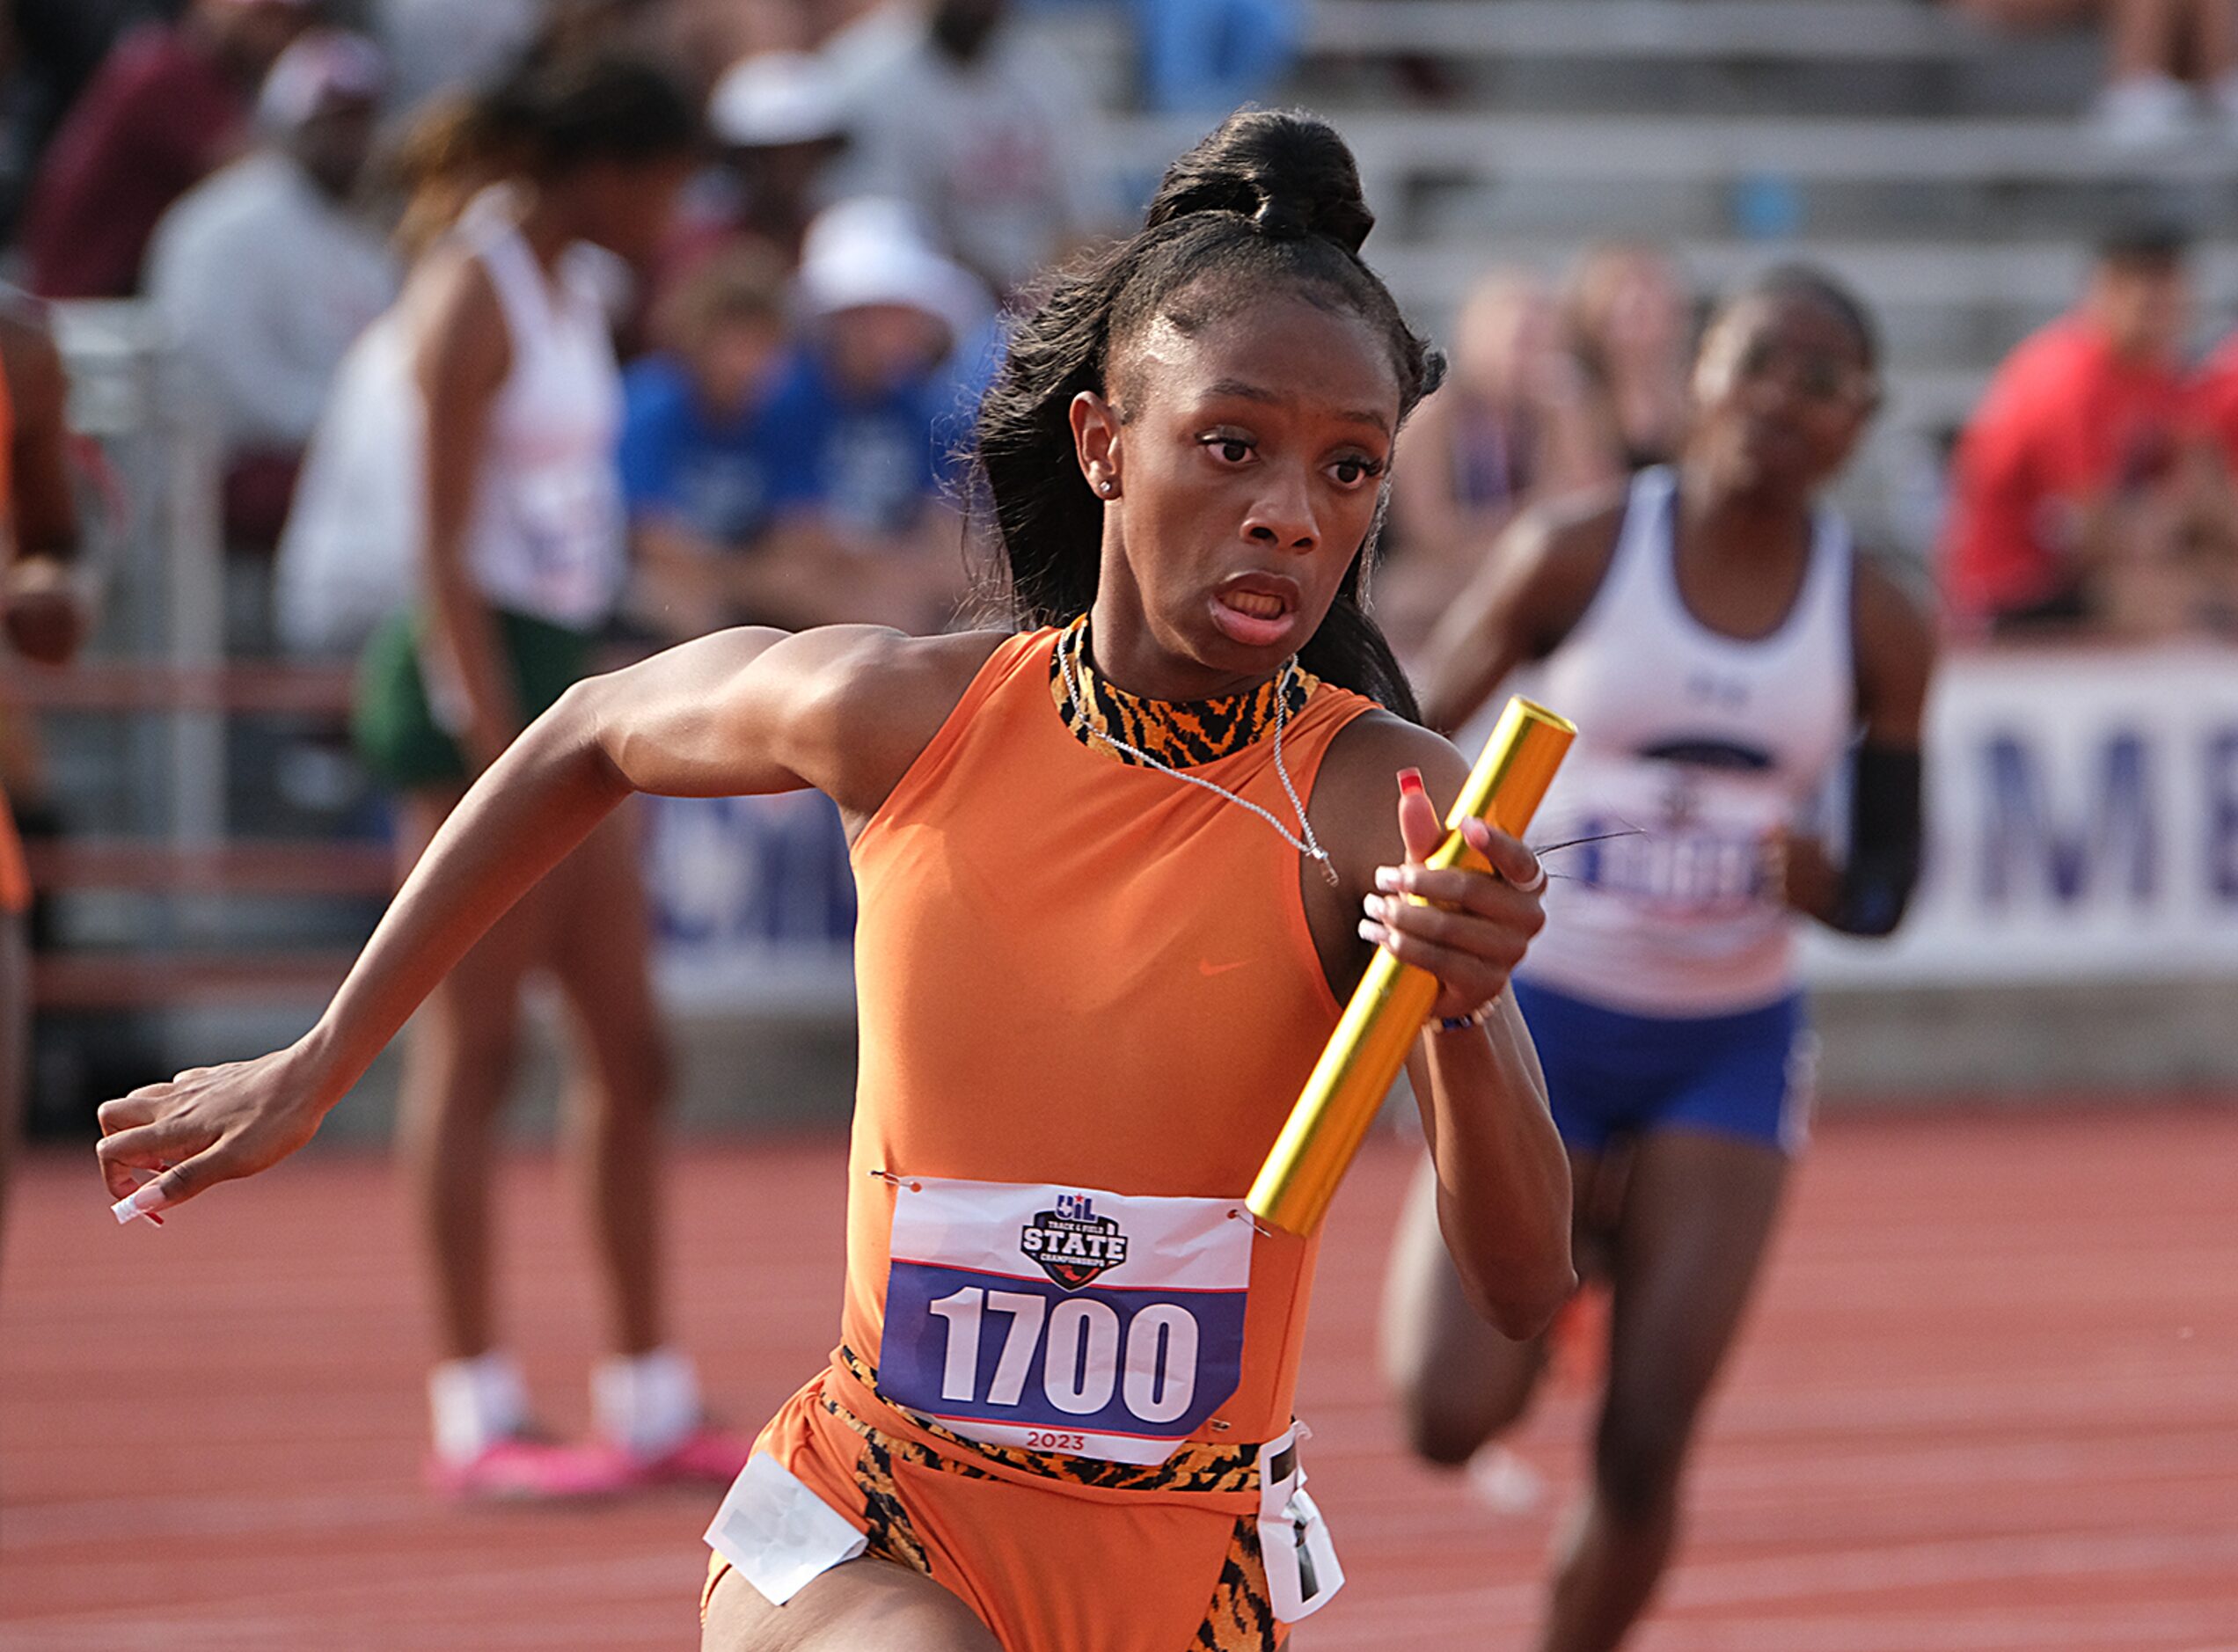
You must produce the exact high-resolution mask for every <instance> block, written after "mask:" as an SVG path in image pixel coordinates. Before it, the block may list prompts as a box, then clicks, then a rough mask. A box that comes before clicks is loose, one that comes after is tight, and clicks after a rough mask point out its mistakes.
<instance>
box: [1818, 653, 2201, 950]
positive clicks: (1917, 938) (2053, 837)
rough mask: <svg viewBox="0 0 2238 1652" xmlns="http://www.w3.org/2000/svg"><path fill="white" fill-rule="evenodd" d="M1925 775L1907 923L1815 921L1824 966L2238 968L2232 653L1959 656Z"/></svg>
mask: <svg viewBox="0 0 2238 1652" xmlns="http://www.w3.org/2000/svg"><path fill="white" fill-rule="evenodd" d="M1834 813H1836V814H1839V811H1834ZM1927 819H1928V832H1927V865H1926V868H1925V870H1924V873H1923V875H1922V877H1921V881H1920V888H1919V891H1918V893H1917V895H1915V896H1914V898H1913V903H1912V909H1911V911H1910V913H1909V915H1908V916H1907V917H1906V918H1905V924H1904V927H1903V928H1902V929H1901V930H1900V931H1898V933H1897V935H1896V936H1895V937H1894V938H1893V939H1891V940H1889V941H1885V942H1865V941H1851V940H1844V939H1840V938H1838V937H1833V936H1830V935H1827V934H1825V933H1824V932H1813V933H1811V934H1810V936H1809V937H1808V939H1807V940H1806V943H1805V952H1804V957H1805V960H1806V965H1807V969H1808V973H1809V975H1810V978H1811V979H1812V980H1814V981H1817V982H1823V983H1829V984H1852V983H1854V984H1859V985H1864V984H1872V983H1885V984H1888V985H1891V986H1894V985H1907V984H1914V983H1942V982H1966V981H1981V982H1993V981H2015V982H2019V981H2031V980H2034V981H2041V980H2054V979H2063V978H2064V979H2073V980H2088V979H2091V978H2094V977H2103V976H2131V977H2135V976H2198V975H2209V976H2214V975H2227V976H2238V653H2233V652H2229V651H2225V650H2220V649H2213V648H2209V647H2190V646H2187V647H2170V648H2166V649H2154V650H2137V651H2126V650H2118V649H2103V650H2096V649H2080V648H2079V649H2076V650H2073V651H2054V650H2041V651H2039V650H2013V651H1998V652H1984V653H1977V654H1956V655H1953V656H1951V657H1949V659H1948V660H1946V661H1945V662H1944V664H1943V666H1942V670H1941V671H1940V673H1939V674H1938V677H1937V681H1936V685H1935V692H1934V704H1933V705H1932V706H1931V708H1930V713H1929V719H1928V729H1927Z"/></svg>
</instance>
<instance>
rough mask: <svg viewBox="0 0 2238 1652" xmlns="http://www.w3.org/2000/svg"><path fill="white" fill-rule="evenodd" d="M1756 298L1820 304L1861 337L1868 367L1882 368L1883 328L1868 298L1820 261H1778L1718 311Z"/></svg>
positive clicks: (1860, 345) (1724, 311)
mask: <svg viewBox="0 0 2238 1652" xmlns="http://www.w3.org/2000/svg"><path fill="white" fill-rule="evenodd" d="M1752 298H1772V299H1784V298H1798V299H1801V300H1802V301H1803V303H1811V304H1816V305H1817V306H1818V307H1819V308H1820V309H1821V310H1824V311H1826V312H1827V313H1829V314H1830V315H1832V317H1833V318H1835V319H1836V320H1837V321H1839V322H1840V323H1841V324H1842V325H1843V326H1845V327H1847V328H1848V329H1849V331H1850V333H1851V334H1852V335H1853V336H1854V338H1855V339H1856V340H1857V348H1858V353H1859V354H1860V355H1862V356H1863V357H1864V358H1865V366H1866V369H1867V370H1868V371H1871V372H1877V371H1879V370H1880V365H1881V330H1880V327H1879V326H1878V325H1876V323H1875V322H1874V320H1873V312H1872V311H1870V310H1869V309H1867V308H1866V307H1865V301H1864V300H1863V299H1861V298H1860V297H1859V296H1857V295H1856V294H1855V293H1854V292H1853V291H1852V290H1851V289H1850V288H1849V285H1848V283H1847V282H1846V281H1842V280H1841V278H1840V277H1839V276H1837V275H1834V274H1832V273H1830V272H1829V271H1827V270H1825V269H1822V268H1820V267H1818V266H1817V265H1816V264H1802V263H1790V264H1775V265H1774V266H1773V267H1771V268H1770V269H1767V270H1766V271H1765V272H1764V273H1763V274H1760V275H1758V276H1757V277H1756V278H1755V279H1754V280H1752V281H1749V282H1748V283H1747V284H1746V285H1744V286H1743V287H1742V288H1741V289H1739V290H1738V291H1737V292H1735V293H1734V294H1733V295H1732V296H1730V297H1729V298H1728V299H1726V300H1725V302H1724V303H1722V304H1720V305H1718V306H1717V314H1718V315H1719V316H1720V317H1722V316H1724V315H1726V314H1728V313H1729V312H1730V311H1732V310H1734V309H1735V308H1736V307H1737V306H1738V305H1740V304H1743V303H1747V302H1748V301H1749V300H1750V299H1752Z"/></svg>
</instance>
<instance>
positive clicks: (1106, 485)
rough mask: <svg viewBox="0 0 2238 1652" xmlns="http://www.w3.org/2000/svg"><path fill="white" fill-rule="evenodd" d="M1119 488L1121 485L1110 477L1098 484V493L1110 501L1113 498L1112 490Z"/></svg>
mask: <svg viewBox="0 0 2238 1652" xmlns="http://www.w3.org/2000/svg"><path fill="white" fill-rule="evenodd" d="M1116 486H1119V485H1118V484H1117V483H1116V482H1115V481H1113V480H1112V479H1110V478H1109V477H1106V478H1105V479H1103V480H1102V481H1101V482H1098V483H1097V484H1096V492H1097V493H1101V494H1102V495H1103V496H1104V497H1105V498H1106V499H1108V498H1110V497H1111V490H1112V489H1113V488H1115V487H1116Z"/></svg>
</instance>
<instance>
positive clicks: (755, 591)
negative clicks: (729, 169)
mask: <svg viewBox="0 0 2238 1652" xmlns="http://www.w3.org/2000/svg"><path fill="white" fill-rule="evenodd" d="M657 332H658V333H659V335H660V337H661V339H662V342H663V344H664V345H665V348H663V349H662V350H661V351H660V352H659V353H657V354H655V355H649V356H647V357H646V358H645V359H644V360H642V361H640V362H636V363H635V364H633V366H632V367H631V368H630V369H629V371H628V372H627V374H625V376H624V383H625V390H626V395H627V411H626V413H625V418H624V422H623V427H622V486H623V492H624V496H625V501H626V502H627V504H628V508H629V517H630V538H631V545H632V550H633V581H634V585H635V588H634V590H633V593H632V601H631V604H630V605H631V608H632V610H633V613H634V614H635V616H636V617H637V618H638V619H639V621H640V623H641V624H643V625H646V626H647V627H648V628H649V629H651V630H653V631H654V632H656V633H658V634H660V635H662V636H663V637H666V638H669V639H671V640H681V639H684V638H687V637H695V636H699V635H702V634H704V633H705V632H710V631H713V630H716V629H719V628H720V627H721V626H724V625H736V624H739V623H741V622H742V621H746V620H768V621H770V622H772V623H774V624H780V625H803V624H813V623H815V622H814V621H813V620H809V619H804V618H801V615H802V614H803V613H804V612H808V611H811V610H814V609H815V606H816V605H817V604H819V603H821V604H823V605H826V606H828V605H830V604H834V603H841V602H844V601H845V597H846V593H845V592H844V591H840V590H836V589H830V588H809V589H808V590H806V591H798V590H790V589H786V588H784V587H783V585H782V584H781V583H779V581H782V580H783V577H784V574H785V572H786V570H785V569H783V568H781V567H778V566H777V564H778V562H779V559H777V558H773V557H770V556H768V555H766V554H764V552H765V551H766V549H767V546H766V545H765V537H766V535H767V533H768V530H769V526H770V512H771V504H772V493H773V492H774V488H773V486H772V483H773V478H772V475H771V473H770V465H769V460H770V452H769V448H770V442H769V435H768V427H767V424H766V421H765V419H764V410H765V407H766V405H767V402H768V398H769V391H770V389H771V386H772V382H773V379H774V376H775V373H776V370H777V369H778V368H779V366H780V365H781V363H782V360H783V355H784V351H785V347H786V337H785V313H784V293H783V280H782V277H781V276H780V274H779V271H778V268H777V267H776V264H775V261H774V260H773V259H772V258H770V256H769V255H768V254H767V252H765V251H764V250H763V249H759V248H753V247H739V248H734V249H732V250H731V251H728V252H722V253H720V254H718V255H716V257H714V258H713V259H710V260H708V261H707V262H706V263H704V264H703V265H701V267H699V268H698V270H697V271H695V272H694V273H693V274H691V276H689V277H688V278H686V280H685V281H684V284H683V285H682V286H680V287H678V288H677V290H676V292H675V294H674V295H673V296H672V297H671V298H670V299H669V301H668V302H667V303H665V304H664V305H663V306H662V312H661V314H660V316H659V317H658V318H657ZM772 585H775V586H776V588H772Z"/></svg>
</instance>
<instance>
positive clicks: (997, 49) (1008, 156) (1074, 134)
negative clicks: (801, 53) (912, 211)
mask: <svg viewBox="0 0 2238 1652" xmlns="http://www.w3.org/2000/svg"><path fill="white" fill-rule="evenodd" d="M1009 11H1010V6H1009V4H1008V0H932V4H931V6H930V9H929V10H928V11H926V12H925V15H923V16H922V17H919V16H918V15H917V13H916V12H915V11H913V10H912V9H911V7H909V6H907V5H904V4H900V3H899V0H896V4H889V5H888V6H886V7H884V8H882V9H881V10H880V11H876V12H874V13H873V14H871V15H870V16H869V17H867V18H865V19H864V20H863V21H862V22H860V23H859V24H857V25H855V26H853V27H852V28H850V29H848V30H847V31H845V33H842V34H840V35H839V36H837V37H836V38H835V39H834V40H832V41H831V43H830V46H829V47H828V48H826V50H827V54H828V55H829V57H830V61H831V62H833V64H834V65H835V67H836V68H837V71H838V72H839V74H840V76H841V79H842V84H843V87H844V89H845V98H846V103H847V107H848V109H849V110H850V111H851V113H852V127H851V130H852V137H853V143H852V148H851V149H850V150H849V152H848V154H847V157H846V158H845V164H844V165H843V167H842V168H841V169H840V171H841V176H840V177H839V178H838V179H837V180H835V186H834V187H835V193H837V194H841V195H850V194H881V195H893V196H897V197H899V198H900V199H902V200H904V201H910V202H911V203H913V204H914V205H915V206H916V207H917V208H918V210H919V211H920V212H921V213H923V215H924V216H925V220H926V221H927V222H928V223H931V224H932V225H933V229H934V230H935V231H936V232H937V234H938V235H939V237H940V240H941V241H942V242H943V243H944V244H945V245H947V249H948V250H949V252H952V253H953V254H954V256H955V257H957V258H959V259H962V261H963V262H964V263H965V264H966V265H968V266H969V267H970V268H971V269H972V270H973V271H975V272H976V274H978V275H979V276H980V278H981V279H982V280H984V281H986V282H987V284H988V285H989V286H991V287H992V288H993V289H995V290H996V291H997V292H998V294H1003V295H1008V294H1010V293H1012V292H1014V291H1015V290H1017V289H1018V288H1019V287H1020V285H1021V284H1023V283H1024V282H1025V281H1028V280H1029V279H1030V278H1031V277H1032V276H1033V274H1035V271H1037V270H1038V269H1040V268H1042V267H1043V266H1044V265H1046V264H1049V263H1050V262H1052V261H1054V260H1056V259H1060V258H1063V257H1064V256H1065V255H1067V254H1068V253H1070V252H1071V251H1072V250H1073V249H1074V248H1075V247H1076V246H1077V245H1079V244H1080V242H1081V241H1082V240H1083V239H1084V238H1086V236H1087V235H1088V234H1089V233H1090V232H1091V231H1092V230H1094V229H1095V228H1096V227H1097V226H1098V223H1099V220H1100V217H1101V215H1100V214H1099V213H1098V211H1097V210H1096V208H1095V205H1094V196H1093V190H1092V188H1091V185H1090V180H1089V177H1088V174H1087V172H1086V166H1085V164H1084V163H1085V159H1086V157H1084V156H1083V155H1082V153H1081V151H1080V125H1079V116H1080V112H1081V111H1082V109H1083V108H1084V107H1086V96H1085V93H1084V92H1083V91H1081V90H1080V88H1079V84H1078V82H1077V81H1076V79H1075V77H1073V75H1072V74H1071V71H1070V69H1069V67H1068V66H1067V65H1066V64H1065V63H1064V62H1063V61H1062V60H1061V59H1059V58H1057V57H1056V56H1054V55H1051V54H1050V53H1047V52H1044V51H1041V50H1038V49H1036V48H1035V47H1034V46H1033V45H1032V44H1031V43H1030V42H1028V41H1026V40H1021V39H1020V37H1019V36H1018V34H1017V33H1015V32H1014V31H1013V30H1011V29H1009V28H1007V27H1006V26H1005V25H1006V19H1007V18H1008V16H1009Z"/></svg>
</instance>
